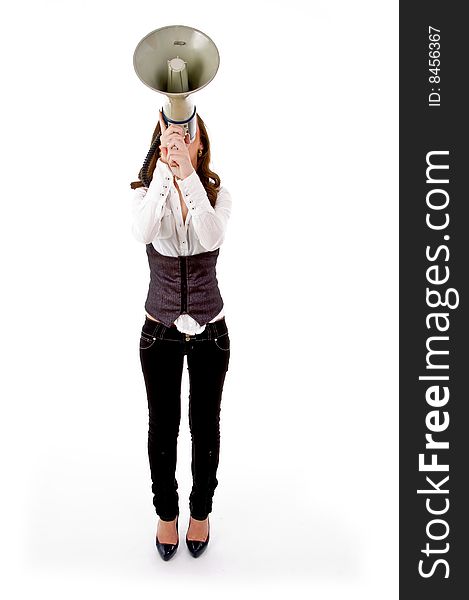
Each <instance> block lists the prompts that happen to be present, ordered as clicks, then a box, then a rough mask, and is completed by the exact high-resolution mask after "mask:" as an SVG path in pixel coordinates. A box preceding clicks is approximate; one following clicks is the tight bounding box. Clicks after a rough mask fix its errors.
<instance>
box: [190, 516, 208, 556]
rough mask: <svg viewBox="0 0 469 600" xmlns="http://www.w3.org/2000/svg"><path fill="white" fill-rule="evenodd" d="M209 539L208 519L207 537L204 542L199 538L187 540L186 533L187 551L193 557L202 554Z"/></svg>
mask: <svg viewBox="0 0 469 600" xmlns="http://www.w3.org/2000/svg"><path fill="white" fill-rule="evenodd" d="M209 539H210V520H209V522H208V533H207V539H206V540H205V541H204V542H201V541H199V540H188V539H187V533H186V544H187V547H188V548H189V552H190V553H191V554H192V556H193V557H194V558H197V557H198V556H200V555H201V554H202V552H203V551H204V550H205V548H206V547H207V544H208V541H209Z"/></svg>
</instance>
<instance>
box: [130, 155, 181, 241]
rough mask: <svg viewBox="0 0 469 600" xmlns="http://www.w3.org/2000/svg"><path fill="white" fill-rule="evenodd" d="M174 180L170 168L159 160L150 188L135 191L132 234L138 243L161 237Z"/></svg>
mask: <svg viewBox="0 0 469 600" xmlns="http://www.w3.org/2000/svg"><path fill="white" fill-rule="evenodd" d="M172 178H173V174H172V172H171V169H170V168H169V166H168V165H167V164H166V163H164V162H163V161H162V160H161V159H158V161H157V163H156V167H155V170H154V172H153V178H152V180H151V182H150V186H149V187H148V188H146V187H144V186H142V187H139V188H136V189H135V190H134V191H133V192H134V196H133V198H132V234H133V236H134V237H135V239H136V240H137V241H138V242H143V243H144V244H149V243H151V242H152V241H153V240H154V239H155V238H157V237H158V236H159V234H160V228H161V220H162V218H163V215H164V207H165V204H166V199H167V198H168V194H169V191H170V189H171V180H172Z"/></svg>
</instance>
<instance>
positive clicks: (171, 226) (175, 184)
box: [131, 111, 231, 560]
mask: <svg viewBox="0 0 469 600" xmlns="http://www.w3.org/2000/svg"><path fill="white" fill-rule="evenodd" d="M160 132H161V140H160V147H159V154H158V156H157V154H156V153H155V155H154V156H153V158H152V160H151V162H150V165H149V168H148V176H149V177H151V183H150V184H149V187H148V188H147V187H145V186H144V184H143V183H142V182H141V181H137V182H133V183H132V184H131V187H132V188H133V189H135V190H136V191H135V195H134V197H133V205H132V216H133V221H132V232H133V235H134V237H135V238H136V239H137V240H138V241H140V242H143V243H145V244H146V250H147V255H148V261H149V265H150V285H149V290H148V295H147V300H146V303H145V322H144V324H143V327H142V331H141V337H140V361H141V365H142V371H143V375H144V380H145V386H146V392H147V399H148V409H149V431H148V456H149V461H150V471H151V478H152V492H153V505H154V507H155V510H156V513H157V514H158V515H159V521H158V525H157V533H156V546H157V549H158V552H159V553H160V555H161V557H162V558H163V560H169V559H170V558H171V557H172V556H173V555H174V553H175V552H176V550H177V547H178V545H179V535H178V517H179V505H178V500H179V496H178V493H177V489H178V483H177V480H176V478H175V471H176V457H177V438H178V435H179V424H180V415H181V377H182V371H183V363H184V355H187V368H188V371H189V383H190V394H189V424H190V431H191V437H192V462H191V470H192V479H193V485H192V491H191V494H190V498H189V508H190V521H189V528H188V530H187V533H186V543H187V547H188V548H189V551H190V552H191V554H192V556H194V557H197V556H200V554H201V553H202V552H203V551H204V550H205V548H206V546H207V544H208V541H209V535H210V525H209V518H208V515H209V513H210V512H211V511H212V499H213V495H214V491H215V488H216V487H217V485H218V480H217V478H216V472H217V468H218V462H219V449H220V422H219V420H220V404H221V397H222V390H223V384H224V381H225V375H226V372H227V370H228V364H229V359H230V338H229V335H228V327H227V324H226V321H225V317H224V307H223V299H222V297H221V294H220V291H219V289H218V282H217V278H216V261H217V257H218V254H219V248H220V246H221V244H222V243H223V239H224V236H225V231H226V227H227V223H228V220H229V217H230V213H231V196H230V194H229V192H228V191H227V189H226V188H224V187H223V186H221V185H220V177H219V176H218V175H217V174H216V173H214V172H213V171H211V170H210V168H209V163H210V143H209V139H208V135H207V131H206V128H205V125H204V122H203V121H202V119H201V118H200V116H199V115H197V133H196V137H195V139H194V140H193V141H192V142H190V136H189V134H187V135H186V136H184V129H183V127H181V126H179V125H174V124H170V125H169V126H166V123H165V121H164V118H163V115H162V113H161V111H160V113H159V122H158V124H157V127H156V129H155V132H154V134H153V140H155V138H156V136H157V135H158V134H159V133H160ZM153 140H152V142H153ZM141 173H142V172H140V175H141Z"/></svg>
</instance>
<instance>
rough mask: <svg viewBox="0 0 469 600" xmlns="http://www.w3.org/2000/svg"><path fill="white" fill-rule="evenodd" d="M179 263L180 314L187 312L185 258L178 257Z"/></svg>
mask: <svg viewBox="0 0 469 600" xmlns="http://www.w3.org/2000/svg"><path fill="white" fill-rule="evenodd" d="M179 258H180V259H181V260H180V263H181V313H185V312H187V256H180V257H179Z"/></svg>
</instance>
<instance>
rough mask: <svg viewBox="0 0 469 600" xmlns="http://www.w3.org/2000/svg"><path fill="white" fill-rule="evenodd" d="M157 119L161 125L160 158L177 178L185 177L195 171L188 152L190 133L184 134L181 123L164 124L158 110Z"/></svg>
mask: <svg viewBox="0 0 469 600" xmlns="http://www.w3.org/2000/svg"><path fill="white" fill-rule="evenodd" d="M159 121H160V127H161V131H162V134H161V139H160V149H161V160H162V161H163V162H165V163H166V164H167V165H168V166H169V168H170V169H171V171H172V172H173V174H174V175H175V176H176V177H177V178H178V179H185V178H186V177H188V176H189V175H190V174H191V173H193V172H194V171H195V169H194V167H193V165H192V161H191V157H190V154H189V146H190V143H191V141H190V135H189V134H188V133H187V134H186V135H184V128H183V127H182V126H181V125H173V124H171V125H170V126H169V127H166V124H165V122H164V119H163V115H162V114H161V110H160V111H159Z"/></svg>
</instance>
